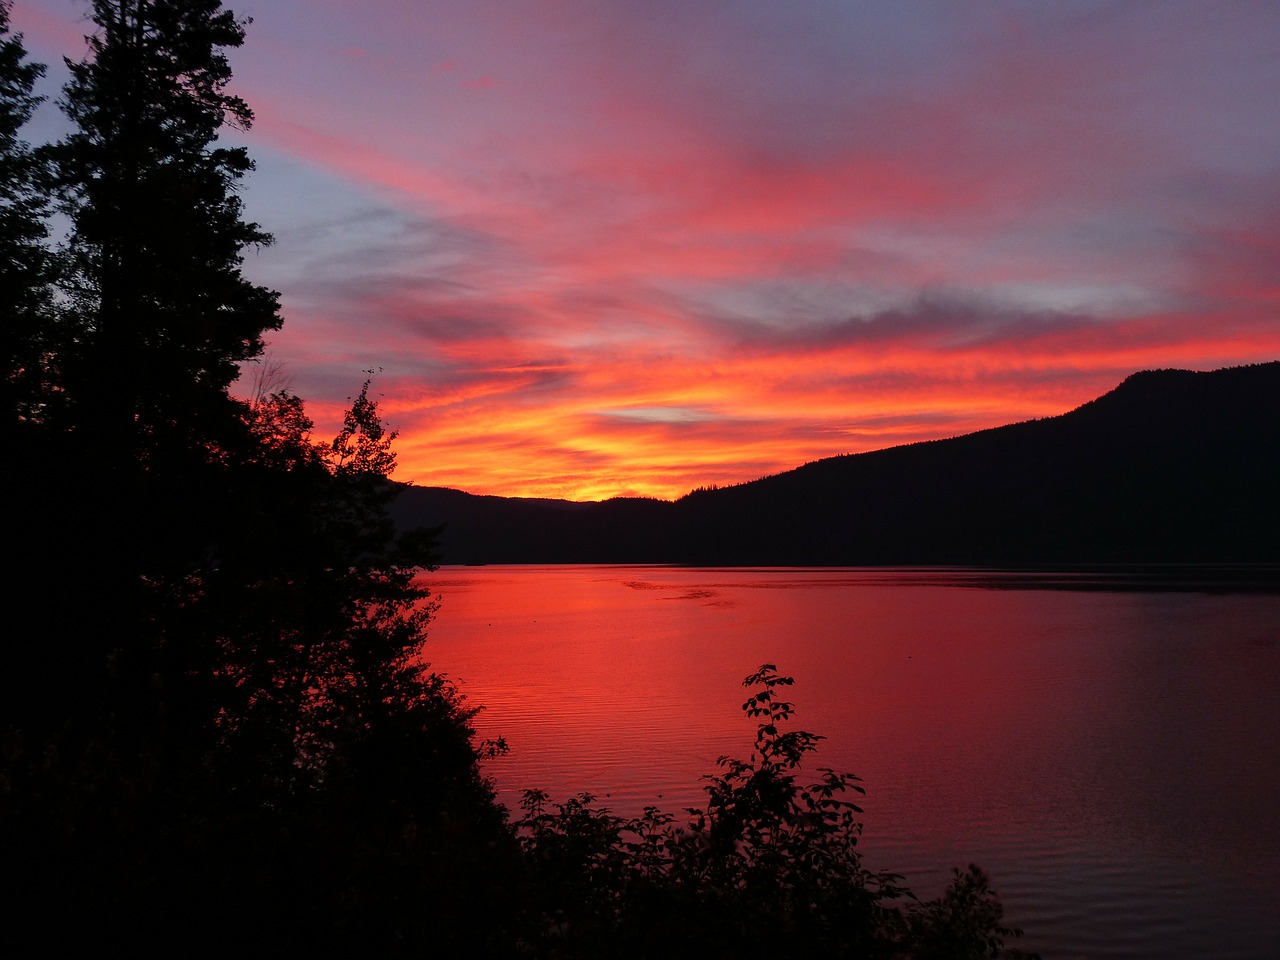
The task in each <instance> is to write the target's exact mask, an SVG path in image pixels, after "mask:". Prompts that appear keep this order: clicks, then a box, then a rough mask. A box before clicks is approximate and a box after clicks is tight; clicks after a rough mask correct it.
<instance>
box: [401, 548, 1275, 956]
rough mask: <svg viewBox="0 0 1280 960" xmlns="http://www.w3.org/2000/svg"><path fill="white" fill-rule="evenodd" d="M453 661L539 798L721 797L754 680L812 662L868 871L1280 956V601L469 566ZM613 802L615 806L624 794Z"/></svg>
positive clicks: (952, 575) (453, 671)
mask: <svg viewBox="0 0 1280 960" xmlns="http://www.w3.org/2000/svg"><path fill="white" fill-rule="evenodd" d="M426 580H427V582H428V583H429V584H430V585H431V587H432V589H433V591H434V592H435V593H436V594H437V595H438V596H439V597H440V598H441V607H440V610H439V613H438V616H437V618H436V621H435V623H434V624H433V625H432V628H431V633H430V642H429V646H428V658H429V659H430V660H431V662H432V664H433V666H434V668H435V669H437V670H439V671H441V672H444V673H447V674H449V675H450V676H451V677H453V678H455V679H456V680H458V681H459V682H460V685H461V689H462V691H463V693H464V694H465V695H466V696H467V697H468V699H469V700H470V701H471V702H472V703H473V704H474V705H480V706H483V707H484V710H483V712H482V713H481V714H480V716H479V717H478V718H477V727H478V729H479V730H480V733H481V735H482V736H486V737H496V736H502V737H505V738H506V740H507V742H508V744H509V745H510V753H509V754H508V755H507V756H505V757H502V758H500V759H498V760H496V761H493V762H492V763H491V764H489V766H488V772H489V773H490V774H491V775H492V776H493V777H494V778H495V781H496V782H497V784H498V786H499V789H500V792H501V793H500V795H501V797H502V799H503V800H504V802H506V803H507V805H508V806H509V807H511V808H512V809H513V810H514V809H515V808H516V804H517V802H518V798H519V795H520V791H521V790H522V789H524V788H526V787H541V788H543V789H545V790H548V791H549V792H550V793H551V794H552V797H553V799H556V800H563V799H564V798H566V797H568V796H570V795H573V794H576V793H579V792H582V791H589V792H591V793H594V794H596V795H597V796H599V797H600V798H602V800H603V801H604V802H605V805H607V806H608V807H609V808H610V809H612V810H614V811H615V812H618V813H626V814H630V813H636V812H639V809H640V808H641V807H642V806H643V805H644V804H646V803H652V802H656V803H658V805H659V806H662V807H663V808H664V809H667V810H670V811H679V810H680V809H681V808H683V807H685V806H688V805H690V804H693V803H698V802H700V800H701V798H702V796H703V795H702V793H701V789H700V782H699V777H701V776H703V775H705V774H708V773H711V772H713V771H714V770H715V769H716V767H715V761H716V758H717V757H719V756H722V755H725V754H732V755H740V756H746V754H747V753H749V751H750V747H751V742H752V738H753V735H754V729H755V728H754V724H753V723H752V722H751V721H749V720H747V719H746V718H745V717H744V716H743V714H742V711H741V706H742V702H743V701H744V700H745V698H746V695H747V693H746V691H745V690H744V688H743V687H742V686H741V680H742V678H743V677H745V676H746V675H747V674H748V673H751V672H753V671H754V670H755V669H756V668H757V667H758V666H759V665H760V664H762V663H766V662H767V663H775V664H777V667H778V670H779V672H780V673H783V674H786V675H790V676H793V677H794V678H795V680H796V683H795V686H794V687H791V688H789V696H790V698H791V699H792V700H794V701H795V703H796V705H797V713H796V718H795V720H796V725H797V726H799V727H801V728H803V729H806V730H810V731H813V732H815V733H819V734H823V735H825V736H826V738H827V739H826V740H824V741H823V742H822V744H821V746H820V749H819V752H818V754H817V763H818V764H820V765H823V766H831V767H835V768H837V769H841V770H848V771H852V772H854V773H856V774H857V775H858V776H859V777H861V778H862V780H863V785H864V786H865V787H866V789H867V796H866V797H865V798H864V800H863V801H860V802H861V803H862V806H863V807H864V809H865V813H864V815H863V820H864V823H865V830H864V835H863V839H862V841H861V845H862V847H863V850H864V856H865V858H866V862H867V865H868V866H869V867H871V868H872V869H877V870H881V869H883V870H893V871H896V872H898V873H903V874H905V875H906V877H907V882H908V883H909V885H910V886H911V887H912V889H914V890H915V891H916V892H917V893H919V894H921V895H922V896H923V895H928V896H936V895H937V894H938V893H939V892H940V891H941V889H942V887H943V886H944V884H945V882H946V878H947V876H948V875H949V871H950V868H951V867H953V866H956V867H958V866H964V865H966V864H968V863H970V862H976V863H977V864H979V865H980V866H982V867H983V868H984V869H986V870H987V871H988V873H990V874H991V875H992V878H993V882H994V886H995V888H996V890H997V891H998V892H999V894H1000V896H1001V899H1002V900H1003V902H1004V904H1005V907H1006V920H1007V921H1008V922H1009V923H1012V924H1015V925H1018V926H1021V927H1023V928H1024V929H1025V930H1026V931H1027V936H1026V937H1024V938H1023V939H1022V940H1021V941H1020V942H1019V943H1018V944H1017V945H1019V946H1021V947H1024V948H1026V949H1031V950H1038V951H1040V952H1041V953H1042V955H1043V956H1044V957H1045V960H1058V958H1071V960H1075V958H1090V960H1097V958H1130V960H1132V958H1169V960H1179V958H1188V960H1190V958H1204V957H1214V958H1224V960H1225V958H1240V960H1244V958H1250V960H1263V958H1266V960H1273V958H1275V957H1280V815H1278V813H1280V595H1278V594H1276V593H1275V592H1265V591H1263V592H1253V593H1238V592H1217V591H1216V587H1214V585H1211V584H1202V585H1199V588H1197V585H1196V584H1195V583H1184V584H1182V586H1183V589H1179V590H1168V589H1162V588H1163V587H1164V586H1166V585H1167V580H1166V579H1162V578H1160V577H1149V578H1144V577H1124V576H1119V575H1109V576H1100V577H1090V576H1085V575H1082V574H1068V575H1063V576H1052V577H1050V576H1044V575H1031V574H1024V575H1017V574H1002V575H995V574H988V573H982V572H980V571H966V570H928V571H917V570H865V569H859V570H848V569H782V570H772V569H770V570H763V569H740V568H731V569H701V568H679V567H661V566H644V567H627V566H540V567H539V566H528V567H514V566H513V567H446V568H442V569H440V570H438V571H435V572H434V573H431V574H429V575H427V577H426ZM605 798H607V799H605Z"/></svg>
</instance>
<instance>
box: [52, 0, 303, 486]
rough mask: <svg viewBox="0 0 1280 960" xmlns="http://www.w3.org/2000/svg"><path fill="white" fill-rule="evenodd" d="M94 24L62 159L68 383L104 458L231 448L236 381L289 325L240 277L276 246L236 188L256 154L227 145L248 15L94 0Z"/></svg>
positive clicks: (73, 86) (133, 0)
mask: <svg viewBox="0 0 1280 960" xmlns="http://www.w3.org/2000/svg"><path fill="white" fill-rule="evenodd" d="M91 18H92V21H93V23H94V24H95V26H96V27H97V31H96V32H95V33H94V34H93V35H91V36H90V37H88V38H87V40H88V48H89V55H88V57H87V58H86V59H84V60H82V61H79V62H72V61H68V64H67V65H68V68H69V69H70V71H71V81H70V83H69V84H68V85H67V88H66V91H65V94H64V97H63V99H62V101H61V105H62V107H63V110H64V111H65V113H66V114H67V116H68V118H69V119H70V120H71V121H72V122H73V123H74V124H75V129H74V131H73V132H72V133H71V134H70V135H68V136H67V137H66V138H65V139H64V140H63V141H62V142H61V143H60V144H58V146H57V148H56V150H55V153H54V156H55V160H56V168H57V174H58V183H59V187H60V189H61V194H62V197H63V200H64V207H65V212H66V213H67V215H68V217H69V218H70V221H71V224H72V231H71V237H70V244H69V254H70V261H71V270H72V272H71V277H70V283H71V289H70V294H71V295H70V296H69V298H68V300H67V309H65V310H64V311H63V312H62V317H61V320H62V322H63V323H64V324H65V325H67V326H69V327H70V328H71V330H72V331H73V332H74V338H73V340H72V341H71V342H72V343H74V349H69V356H68V357H67V358H66V361H65V363H64V368H65V376H64V383H63V388H64V389H65V390H66V392H67V395H68V400H69V402H71V403H73V404H75V405H77V412H76V414H75V417H76V422H77V423H78V424H80V425H83V424H85V423H86V422H92V423H93V426H94V433H95V435H96V437H97V439H99V440H100V441H101V443H100V445H99V446H100V449H99V450H97V451H95V454H96V455H97V456H99V457H103V458H113V459H116V460H118V461H119V462H120V463H122V464H132V463H135V462H137V460H138V459H139V458H141V459H142V460H143V461H144V462H147V461H149V460H154V461H155V462H156V463H158V464H160V465H164V466H166V467H167V468H169V469H173V467H174V466H175V465H176V464H177V463H179V462H181V460H182V456H181V455H182V454H184V453H185V454H187V455H190V454H192V453H195V452H200V451H205V452H206V453H207V452H208V448H209V447H210V445H213V446H217V445H218V444H220V443H221V442H223V433H222V431H223V430H225V429H226V428H227V427H228V426H229V424H230V423H231V416H232V414H231V411H230V409H229V405H228V400H229V398H228V397H227V392H226V391H227V387H228V386H229V385H230V384H231V383H232V382H233V381H234V379H235V378H236V376H237V374H238V372H239V364H240V363H242V362H243V361H245V360H248V359H251V358H253V357H255V356H257V355H258V354H259V353H260V352H261V350H262V346H263V339H262V338H263V335H264V333H265V332H266V331H268V330H274V329H276V328H278V327H279V326H280V322H281V321H280V316H279V312H278V311H279V296H278V294H276V293H275V292H274V291H272V290H268V289H266V288H264V287H261V286H259V285H256V284H254V283H252V282H251V281H250V280H248V279H247V278H246V277H245V276H244V275H243V273H242V270H241V267H242V264H243V261H244V254H245V251H246V249H247V248H251V247H259V246H262V245H265V244H268V243H270V242H271V237H270V235H269V234H267V233H265V232H264V231H263V230H262V229H261V228H260V227H259V226H258V225H257V224H255V223H249V222H246V221H245V220H244V219H243V217H242V211H243V202H242V201H241V199H240V197H239V195H238V194H237V193H236V190H235V188H236V184H237V182H238V181H239V180H240V179H242V178H243V177H244V176H245V175H246V174H247V173H248V172H249V171H250V170H252V169H253V162H252V160H250V158H249V156H248V153H247V151H246V150H245V149H244V148H243V147H229V146H226V145H224V144H221V143H220V142H219V141H218V136H219V132H220V130H221V129H222V128H223V127H225V126H231V127H237V128H241V129H247V128H248V127H249V126H250V124H251V123H252V120H253V114H252V112H251V111H250V110H249V108H248V106H247V105H246V104H245V103H244V101H243V100H241V99H240V98H239V97H237V96H234V95H232V94H230V93H228V92H227V89H226V88H227V84H228V83H229V81H230V77H231V71H230V67H229V65H228V62H227V57H226V50H227V49H234V48H235V47H238V46H240V45H241V44H242V43H243V41H244V27H245V22H242V21H239V20H237V19H236V18H235V16H234V14H232V13H231V12H230V11H227V10H223V9H221V2H220V0H93V3H92V12H91ZM246 22H247V21H246ZM160 445H166V446H167V449H165V450H164V451H163V452H160V451H159V450H158V449H157V448H158V446H160Z"/></svg>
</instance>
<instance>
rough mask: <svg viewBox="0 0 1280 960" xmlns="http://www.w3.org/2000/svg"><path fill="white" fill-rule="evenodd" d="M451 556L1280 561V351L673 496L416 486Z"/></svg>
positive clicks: (1025, 562) (420, 518)
mask: <svg viewBox="0 0 1280 960" xmlns="http://www.w3.org/2000/svg"><path fill="white" fill-rule="evenodd" d="M394 514H395V517H396V520H397V523H398V524H400V525H401V526H402V527H410V526H415V525H422V526H438V525H441V524H444V525H445V527H444V531H443V535H442V541H441V542H442V549H443V557H442V559H443V560H444V561H445V562H450V563H565V562H581V563H621V562H635V563H659V562H667V563H692V564H704V565H705V564H725V565H768V564H781V565H791V564H795V565H896V564H926V565H934V564H981V565H1019V566H1043V565H1047V564H1061V563H1071V564H1090V563H1168V562H1177V563H1275V562H1280V362H1275V363H1266V364H1258V365H1254V366H1248V367H1232V368H1228V369H1224V370H1216V371H1213V372H1209V373H1198V372H1192V371H1189V370H1154V371H1145V372H1142V373H1136V374H1134V375H1133V376H1130V377H1128V378H1127V379H1126V380H1125V381H1124V382H1123V383H1121V384H1120V385H1119V386H1118V387H1116V388H1115V389H1114V390H1112V391H1111V392H1109V393H1107V394H1105V395H1103V396H1101V397H1099V398H1098V399H1096V400H1093V401H1091V402H1089V403H1086V404H1084V405H1083V406H1081V407H1079V408H1077V409H1075V410H1073V411H1071V412H1070V413H1066V414H1063V415H1061V416H1058V417H1050V418H1047V419H1043V420H1031V421H1026V422H1024V423H1016V424H1010V425H1008V426H1004V427H997V428H995V429H991V430H982V431H979V432H977V433H971V434H966V435H964V436H960V437H954V438H952V439H948V440H934V441H929V442H925V443H916V444H910V445H907V446H900V447H892V448H889V449H886V450H878V451H875V452H871V453H860V454H851V455H847V456H840V457H832V458H829V459H825V460H818V461H815V462H813V463H809V464H806V465H805V466H802V467H799V468H797V469H795V470H790V471H788V472H786V473H781V474H777V475H775V476H770V477H765V478H762V479H760V480H754V481H752V482H750V483H744V484H741V485H738V486H733V487H726V488H721V489H716V490H702V491H695V492H694V493H691V494H688V495H686V496H684V497H682V498H680V499H679V500H677V501H675V502H674V503H672V502H668V501H660V500H645V499H630V498H624V499H615V500H606V501H603V502H600V503H573V502H570V501H564V500H527V499H516V498H502V497H478V496H472V495H470V494H466V493H461V492H459V491H456V490H446V489H441V488H417V487H409V488H406V489H405V490H404V492H403V493H402V494H401V495H400V497H399V498H398V500H397V502H396V504H395V509H394Z"/></svg>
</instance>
